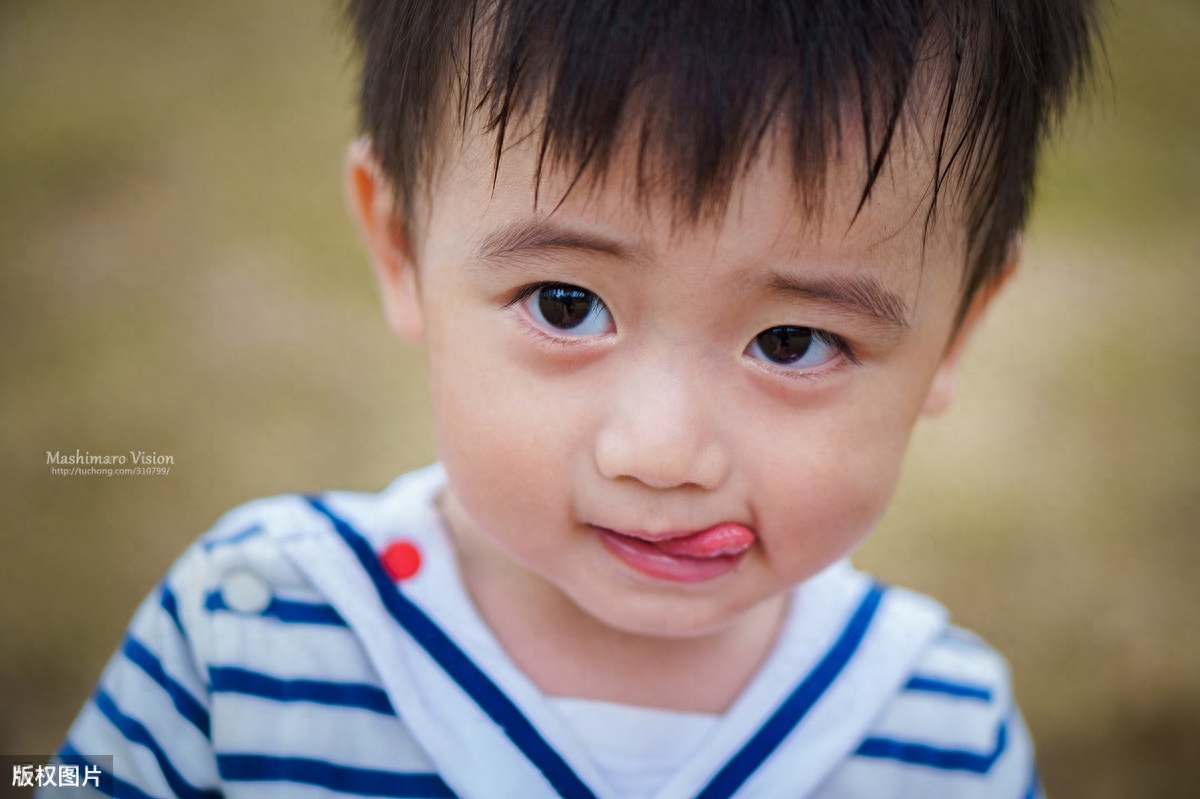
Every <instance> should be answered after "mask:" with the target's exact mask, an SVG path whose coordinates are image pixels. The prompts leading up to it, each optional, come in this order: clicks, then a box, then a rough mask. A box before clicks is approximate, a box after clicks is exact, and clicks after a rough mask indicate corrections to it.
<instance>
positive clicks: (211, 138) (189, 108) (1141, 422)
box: [0, 0, 1200, 797]
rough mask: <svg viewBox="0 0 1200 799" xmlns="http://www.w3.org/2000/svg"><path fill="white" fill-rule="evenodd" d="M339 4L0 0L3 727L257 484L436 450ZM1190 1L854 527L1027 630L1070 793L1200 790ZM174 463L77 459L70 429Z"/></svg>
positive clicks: (886, 552)
mask: <svg viewBox="0 0 1200 799" xmlns="http://www.w3.org/2000/svg"><path fill="white" fill-rule="evenodd" d="M333 5H334V4H333V2H332V0H305V2H298V1H297V0H286V2H285V1H284V0H275V1H269V0H260V1H258V2H253V3H245V2H225V1H222V2H212V1H209V2H203V3H198V2H197V3H162V2H149V1H147V2H135V1H132V0H131V1H129V2H95V3H84V2H56V1H54V2H52V1H50V0H42V1H41V2H37V3H32V2H12V1H10V2H0V337H2V346H0V448H2V450H0V454H2V457H0V510H2V512H3V514H2V516H0V518H2V519H3V532H2V536H3V538H2V540H0V752H2V753H13V754H15V753H49V752H50V751H52V750H53V749H54V748H55V747H56V746H57V744H58V743H59V741H60V740H61V738H62V735H63V733H64V731H65V730H66V728H67V726H68V724H69V723H70V721H71V719H72V718H73V717H74V715H75V713H76V712H77V710H78V709H79V707H80V706H81V704H82V703H83V701H84V699H85V698H86V696H87V695H88V693H89V691H90V690H91V688H92V686H93V685H94V682H95V680H96V677H97V676H98V674H99V671H100V669H101V667H102V666H103V664H104V662H105V661H106V660H107V658H108V657H109V655H110V653H111V652H112V650H113V648H114V647H115V645H116V643H117V641H118V639H119V637H120V635H121V632H122V630H123V628H124V625H125V624H126V622H127V620H128V617H129V615H130V613H131V612H132V610H133V608H134V607H135V605H136V604H137V602H138V601H139V600H140V599H141V598H142V597H143V596H144V595H145V594H146V593H147V592H148V591H149V590H150V589H151V588H152V587H153V586H154V584H155V583H156V582H157V581H158V579H159V578H160V577H161V575H162V574H163V572H164V571H165V569H166V568H167V566H168V565H169V564H170V563H171V562H172V560H173V559H174V558H175V557H176V556H177V555H178V554H179V552H181V551H182V549H183V548H184V547H185V546H186V545H187V543H188V542H189V541H191V540H192V539H193V538H194V537H195V536H196V535H197V534H199V533H200V532H202V531H203V530H205V529H207V528H208V527H209V526H210V525H211V524H212V522H213V521H214V520H215V519H216V518H217V517H218V516H219V515H220V514H221V513H222V512H223V511H225V510H226V509H228V508H230V507H232V506H233V505H236V504H238V503H240V502H242V501H245V500H248V499H251V498H254V497H258V496H263V495H268V494H275V493H281V492H287V491H297V490H320V489H328V488H351V489H359V490H371V491H374V490H378V489H379V488H381V487H382V486H383V485H385V484H386V483H387V482H388V481H389V480H390V479H391V478H392V477H394V476H395V475H397V474H398V473H400V472H402V471H404V470H407V469H409V468H413V467H416V466H419V465H422V464H424V463H426V462H428V461H429V460H430V459H432V457H433V443H432V438H431V435H430V431H429V425H428V408H427V400H426V397H425V378H424V372H423V364H422V359H421V356H420V353H418V352H415V351H413V350H411V349H408V348H405V347H403V346H401V345H400V344H398V343H397V342H396V341H395V340H394V339H393V338H391V337H390V335H389V333H388V332H387V329H386V327H385V325H384V323H383V320H382V315H381V313H380V310H379V307H378V301H377V298H376V296H375V293H374V286H373V284H372V279H371V276H370V274H369V268H368V265H367V262H366V260H365V257H364V255H363V254H362V252H361V251H360V248H359V246H358V243H357V241H356V237H355V233H354V231H353V229H352V227H351V224H350V223H349V221H348V219H347V217H346V214H345V212H344V210H343V203H342V193H341V176H340V170H341V158H342V153H343V150H344V147H345V144H346V142H347V141H348V140H349V139H350V138H351V137H352V135H353V134H354V118H353V102H352V101H353V83H354V77H355V69H354V66H353V59H352V58H351V55H350V50H349V45H348V40H347V38H346V37H345V35H344V32H343V31H342V29H341V27H340V24H339V22H338V19H337V14H336V11H335V9H334V7H333ZM1198 42H1200V4H1197V3H1196V2H1195V0H1140V1H1139V2H1137V3H1136V5H1135V4H1134V3H1133V2H1132V0H1129V1H1128V2H1125V3H1117V4H1116V6H1115V8H1114V12H1113V13H1112V14H1111V15H1110V20H1109V25H1108V56H1109V61H1108V63H1109V66H1110V68H1111V76H1110V77H1109V78H1107V79H1104V80H1102V81H1101V82H1100V83H1099V84H1098V87H1097V88H1096V90H1094V91H1093V92H1092V93H1091V95H1090V97H1089V99H1088V101H1087V102H1086V103H1085V104H1084V106H1083V107H1081V108H1080V109H1079V111H1078V113H1076V114H1075V115H1074V116H1073V117H1072V119H1071V121H1070V123H1069V124H1068V125H1067V126H1066V128H1065V129H1064V131H1063V132H1062V133H1063V135H1062V136H1061V137H1060V140H1059V143H1058V144H1056V145H1055V146H1054V147H1053V148H1052V149H1051V150H1050V152H1049V153H1048V158H1047V160H1046V164H1045V169H1044V172H1043V175H1042V183H1041V193H1040V198H1039V201H1038V204H1037V207H1036V210H1035V215H1034V219H1033V223H1032V226H1031V230H1030V233H1029V237H1028V258H1027V262H1026V264H1025V270H1024V274H1023V275H1021V276H1020V277H1019V278H1018V279H1017V280H1016V281H1014V283H1013V284H1012V285H1011V288H1010V289H1009V291H1008V296H1006V297H1004V298H1003V300H1002V301H1001V302H1000V303H999V304H998V306H997V307H996V309H995V311H994V312H993V313H992V315H991V316H990V317H989V318H988V319H987V320H986V322H985V324H984V328H983V330H982V331H981V333H980V335H979V337H978V340H977V341H976V342H975V346H974V351H973V352H972V353H971V354H970V356H969V359H968V368H967V370H966V375H965V379H964V386H963V390H962V394H961V396H960V400H959V402H958V404H957V406H956V407H955V408H954V410H953V411H952V412H951V413H950V414H949V415H948V416H946V417H944V418H943V419H940V420H937V421H935V422H929V423H925V424H924V426H923V427H922V428H920V429H919V430H918V433H917V436H916V439H915V442H914V449H913V452H912V456H911V459H910V462H909V466H908V469H907V471H906V474H905V477H904V480H903V482H902V484H901V487H900V490H899V493H898V495H897V501H896V503H895V505H894V507H893V508H892V510H891V511H889V513H888V515H887V517H886V518H885V519H884V521H883V523H882V525H881V529H880V530H879V531H878V533H877V534H876V535H875V537H874V538H873V539H872V540H871V541H870V542H869V543H868V544H867V545H866V547H865V548H864V549H863V551H862V553H861V555H860V556H859V558H858V561H859V563H860V565H865V566H867V567H870V568H872V569H874V570H875V571H877V572H878V573H879V574H880V575H881V576H882V577H884V578H885V579H887V580H890V581H892V582H895V583H899V584H902V585H906V586H911V587H914V588H916V589H919V590H923V591H927V592H929V593H932V594H934V595H935V596H937V597H939V598H940V599H941V600H942V601H944V602H945V603H946V604H947V605H949V607H950V608H951V609H952V611H953V612H954V615H955V618H956V620H957V621H958V622H959V623H960V624H963V625H965V626H968V627H970V628H973V629H975V630H976V631H978V632H979V633H981V634H982V635H984V636H985V637H986V638H988V639H989V640H990V641H991V642H992V643H993V644H995V645H996V646H997V647H998V648H1000V649H1001V650H1002V651H1003V652H1005V653H1006V654H1007V655H1008V656H1009V659H1010V661H1011V664H1012V668H1013V673H1014V679H1015V683H1016V690H1017V694H1018V697H1019V699H1020V701H1021V703H1022V706H1023V708H1024V711H1025V714H1026V716H1027V717H1028V721H1029V723H1030V726H1031V728H1032V730H1033V732H1034V735H1035V739H1036V741H1037V745H1038V748H1039V759H1040V762H1041V764H1042V771H1043V775H1044V779H1045V782H1046V786H1047V788H1048V791H1049V793H1050V794H1051V795H1052V796H1056V797H1076V796H1079V797H1119V796H1156V797H1158V796H1161V797H1176V796H1177V797H1195V796H1200V569H1198V566H1200V536H1198V535H1197V528H1198V527H1200V522H1198V519H1200V314H1198V310H1197V309H1200V55H1198V48H1197V43H1198ZM76 448H79V449H82V450H90V451H92V452H105V451H118V452H119V451H128V450H130V449H144V450H147V451H152V450H157V451H158V452H160V453H169V454H172V455H173V456H174V458H175V466H174V468H173V469H172V471H171V473H170V475H169V476H167V477H157V478H151V477H140V478H117V477H114V478H105V477H92V478H84V477H73V478H70V477H56V476H52V475H51V474H50V473H49V469H48V467H47V466H46V464H45V452H46V451H47V450H59V449H61V450H64V451H74V450H75V449H76Z"/></svg>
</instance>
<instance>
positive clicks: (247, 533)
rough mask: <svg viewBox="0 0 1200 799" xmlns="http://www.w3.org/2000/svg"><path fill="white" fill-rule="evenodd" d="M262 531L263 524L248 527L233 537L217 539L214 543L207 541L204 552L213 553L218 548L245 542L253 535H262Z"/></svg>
mask: <svg viewBox="0 0 1200 799" xmlns="http://www.w3.org/2000/svg"><path fill="white" fill-rule="evenodd" d="M262 531H263V526H262V525H261V524H252V525H250V526H249V527H247V528H246V529H245V530H240V531H238V532H236V533H234V534H233V535H230V536H226V537H225V538H217V539H214V540H212V541H205V542H204V550H205V551H206V552H212V551H213V550H214V549H216V548H217V547H223V546H225V545H226V544H236V543H238V542H239V541H245V540H246V539H247V538H250V537H251V536H253V535H257V534H258V533H261V532H262Z"/></svg>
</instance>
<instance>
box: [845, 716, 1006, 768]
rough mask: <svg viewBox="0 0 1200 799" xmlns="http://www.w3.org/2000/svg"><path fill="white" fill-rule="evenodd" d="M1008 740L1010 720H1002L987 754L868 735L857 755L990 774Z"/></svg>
mask: <svg viewBox="0 0 1200 799" xmlns="http://www.w3.org/2000/svg"><path fill="white" fill-rule="evenodd" d="M1007 743H1008V722H1007V721H1004V722H1003V723H1001V725H1000V728H999V729H998V730H997V731H996V745H995V747H994V749H993V750H992V751H991V752H990V753H988V754H980V753H978V752H968V751H966V750H962V749H940V748H938V747H936V746H929V745H927V744H921V743H914V742H911V741H897V740H894V739H891V738H867V739H866V740H864V741H863V742H862V744H860V745H859V747H858V751H856V752H855V754H856V755H859V756H861V757H876V758H881V759H883V760H898V761H900V762H901V763H911V764H912V765H915V766H926V767H928V768H936V769H941V770H943V771H969V772H971V773H973V774H987V773H988V772H989V771H991V768H992V766H993V765H994V764H995V762H996V760H997V759H998V758H999V757H1000V755H1001V754H1003V753H1004V747H1005V746H1006V745H1007Z"/></svg>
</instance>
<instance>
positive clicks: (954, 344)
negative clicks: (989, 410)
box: [921, 234, 1024, 416]
mask: <svg viewBox="0 0 1200 799" xmlns="http://www.w3.org/2000/svg"><path fill="white" fill-rule="evenodd" d="M1023 252H1024V239H1023V237H1022V236H1020V234H1018V235H1017V237H1016V238H1014V239H1013V241H1012V244H1011V245H1010V246H1009V250H1008V255H1007V257H1006V258H1005V259H1004V266H1003V269H1002V270H1001V272H1000V276H999V277H998V278H997V279H996V280H995V281H994V282H993V283H992V284H991V285H990V286H987V287H986V288H984V289H983V290H981V291H980V292H979V293H978V294H976V295H975V297H974V299H972V300H971V304H970V306H969V307H968V308H967V313H966V314H965V315H964V316H963V321H962V324H961V325H959V327H958V330H956V331H955V332H954V337H953V338H952V339H951V341H950V343H949V345H948V346H947V347H946V352H945V354H944V355H943V356H942V362H941V363H940V364H938V369H937V372H935V373H934V375H933V382H932V383H930V385H929V393H927V394H926V395H925V405H924V406H923V407H922V408H921V413H922V414H924V415H925V416H937V415H939V414H942V413H945V412H946V410H947V409H948V408H949V407H950V405H951V404H953V402H954V398H955V396H957V394H958V369H959V363H960V361H961V360H962V354H963V351H964V350H965V349H966V344H967V340H968V339H970V338H971V334H972V333H974V332H975V328H976V327H978V325H979V320H980V319H982V318H983V314H984V311H986V310H987V309H988V307H989V306H991V304H992V301H993V300H994V299H995V298H996V295H997V294H999V293H1000V289H1002V288H1004V285H1005V284H1006V283H1007V282H1008V280H1009V278H1011V277H1012V275H1013V273H1014V272H1016V271H1017V266H1018V265H1019V264H1020V263H1021V256H1022V254H1023Z"/></svg>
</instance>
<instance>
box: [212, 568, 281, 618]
mask: <svg viewBox="0 0 1200 799" xmlns="http://www.w3.org/2000/svg"><path fill="white" fill-rule="evenodd" d="M221 596H222V598H224V600H225V604H226V606H228V607H229V608H230V609H231V610H236V611H237V612H238V613H262V612H263V611H264V610H265V609H266V607H267V605H269V604H270V603H271V589H270V588H268V587H267V584H266V582H265V581H264V580H263V578H261V577H259V576H258V575H257V574H255V573H254V572H252V571H247V570H246V569H238V570H237V571H231V572H230V573H229V574H227V575H225V579H223V580H222V581H221Z"/></svg>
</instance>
